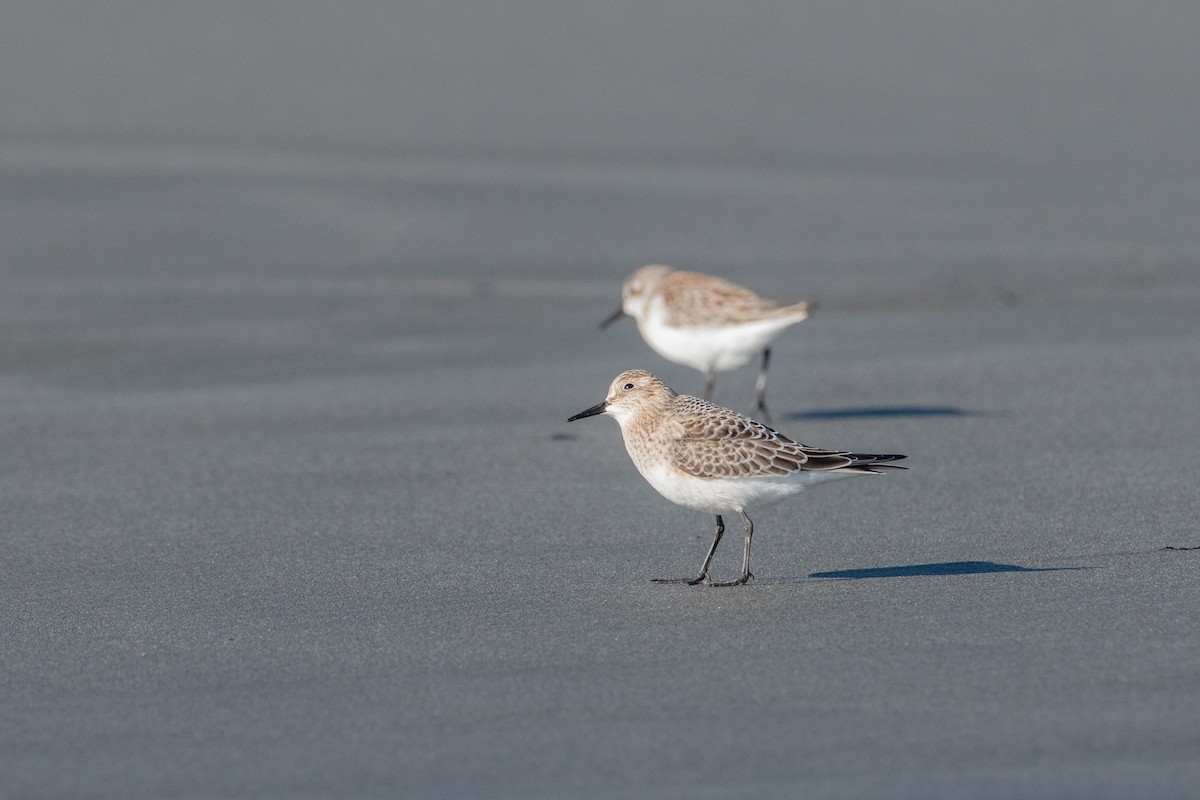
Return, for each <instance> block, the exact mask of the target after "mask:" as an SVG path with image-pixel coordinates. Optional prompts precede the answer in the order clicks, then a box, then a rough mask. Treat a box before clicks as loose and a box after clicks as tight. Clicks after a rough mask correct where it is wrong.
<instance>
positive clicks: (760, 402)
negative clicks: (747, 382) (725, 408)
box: [754, 347, 774, 425]
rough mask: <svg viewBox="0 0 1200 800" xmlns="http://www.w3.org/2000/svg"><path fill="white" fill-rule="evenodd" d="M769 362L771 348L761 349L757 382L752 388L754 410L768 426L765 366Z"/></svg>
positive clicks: (769, 423)
mask: <svg viewBox="0 0 1200 800" xmlns="http://www.w3.org/2000/svg"><path fill="white" fill-rule="evenodd" d="M770 361H771V348H769V347H766V348H763V360H762V366H761V367H760V368H759V370H758V381H757V383H755V386H754V410H755V411H757V412H758V413H759V414H761V415H762V421H763V422H765V423H767V424H768V425H773V424H774V423H773V422H771V412H770V411H767V364H768V363H770Z"/></svg>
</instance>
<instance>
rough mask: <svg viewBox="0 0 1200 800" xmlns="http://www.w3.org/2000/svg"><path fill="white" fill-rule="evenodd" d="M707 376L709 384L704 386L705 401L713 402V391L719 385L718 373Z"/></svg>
mask: <svg viewBox="0 0 1200 800" xmlns="http://www.w3.org/2000/svg"><path fill="white" fill-rule="evenodd" d="M705 374H706V375H707V377H708V383H707V384H705V385H704V399H705V400H712V394H713V389H714V388H716V385H717V373H715V372H711V371H710V372H707V373H705Z"/></svg>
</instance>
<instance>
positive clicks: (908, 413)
mask: <svg viewBox="0 0 1200 800" xmlns="http://www.w3.org/2000/svg"><path fill="white" fill-rule="evenodd" d="M985 413H986V412H982V411H971V410H969V409H966V408H959V407H958V406H864V407H861V408H814V409H812V410H811V411H793V412H792V413H791V414H788V415H787V419H789V420H802V419H861V418H864V417H978V416H983V415H984V414H985Z"/></svg>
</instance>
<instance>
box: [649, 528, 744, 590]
mask: <svg viewBox="0 0 1200 800" xmlns="http://www.w3.org/2000/svg"><path fill="white" fill-rule="evenodd" d="M723 535H725V520H723V519H721V515H720V514H718V515H717V535H716V536H714V537H713V543H712V547H710V548H708V555H706V556H705V557H704V563H703V564H701V565H700V574H699V575H697V576H696V577H694V578H653V579H652V580H653V581H654V582H655V583H686V584H687V585H688V586H695V585H696V584H699V583H710V582H711V581H709V579H708V565H709V564H711V563H712V560H713V553H715V552H717V545H718V544H720V543H721V537H722V536H723ZM743 583H745V581H743Z"/></svg>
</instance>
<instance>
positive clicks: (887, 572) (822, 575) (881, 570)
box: [808, 561, 1088, 581]
mask: <svg viewBox="0 0 1200 800" xmlns="http://www.w3.org/2000/svg"><path fill="white" fill-rule="evenodd" d="M1077 569H1088V567H1022V566H1019V565H1017V564H997V563H996V562H995V561H944V562H941V563H937V564H906V565H904V566H897V567H867V568H865V569H841V570H836V571H833V572H810V573H809V575H808V577H810V578H819V579H823V580H839V581H853V580H863V579H865V578H917V577H930V576H938V575H981V574H984V573H988V572H1060V571H1064V570H1077Z"/></svg>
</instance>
